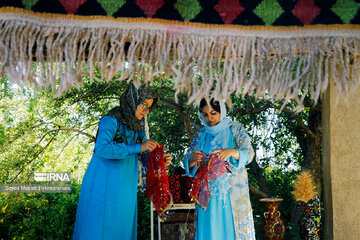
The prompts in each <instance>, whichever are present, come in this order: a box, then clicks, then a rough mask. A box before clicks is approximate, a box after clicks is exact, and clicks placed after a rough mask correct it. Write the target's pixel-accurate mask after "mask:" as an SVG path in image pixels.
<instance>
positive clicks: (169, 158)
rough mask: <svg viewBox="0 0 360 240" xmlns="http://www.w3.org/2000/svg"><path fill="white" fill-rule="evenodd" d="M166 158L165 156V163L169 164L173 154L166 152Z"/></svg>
mask: <svg viewBox="0 0 360 240" xmlns="http://www.w3.org/2000/svg"><path fill="white" fill-rule="evenodd" d="M164 158H165V165H166V166H169V165H170V163H171V154H170V153H165V154H164Z"/></svg>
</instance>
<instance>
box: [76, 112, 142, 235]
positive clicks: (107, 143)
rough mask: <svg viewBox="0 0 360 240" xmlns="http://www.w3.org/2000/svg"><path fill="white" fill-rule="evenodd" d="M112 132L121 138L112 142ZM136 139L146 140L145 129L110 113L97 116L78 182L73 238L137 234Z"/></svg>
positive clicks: (139, 148) (137, 150) (139, 150)
mask: <svg viewBox="0 0 360 240" xmlns="http://www.w3.org/2000/svg"><path fill="white" fill-rule="evenodd" d="M115 135H117V137H120V139H123V141H124V142H121V141H117V142H115V141H114V137H115ZM125 139H126V140H125ZM137 139H142V140H143V141H145V140H146V135H145V131H144V130H140V131H133V130H129V129H128V128H127V127H126V126H125V125H124V124H122V123H121V122H119V121H118V120H117V119H116V118H114V117H110V116H105V117H103V118H102V119H101V120H100V124H99V131H98V135H97V139H96V143H95V149H94V153H93V156H92V159H91V161H90V163H89V166H88V168H87V170H86V172H85V175H84V178H83V182H82V186H81V192H80V197H79V203H78V208H77V214H76V221H75V228H74V234H73V239H75V240H77V239H84V240H85V239H86V240H91V239H97V240H98V239H106V240H110V239H121V240H128V239H136V238H137V184H138V154H140V153H141V147H140V144H139V143H136V141H137Z"/></svg>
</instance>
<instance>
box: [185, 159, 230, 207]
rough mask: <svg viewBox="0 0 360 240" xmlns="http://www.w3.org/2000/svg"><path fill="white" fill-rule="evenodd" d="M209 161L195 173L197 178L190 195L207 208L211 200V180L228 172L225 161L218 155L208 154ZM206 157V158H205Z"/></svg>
mask: <svg viewBox="0 0 360 240" xmlns="http://www.w3.org/2000/svg"><path fill="white" fill-rule="evenodd" d="M203 154H204V155H205V156H207V157H208V158H210V159H209V161H206V162H205V163H204V164H202V165H203V167H202V169H201V171H200V172H198V173H197V174H196V175H195V180H194V183H193V186H192V188H191V189H190V196H191V197H192V198H193V199H194V200H195V201H196V202H197V203H198V204H200V205H201V206H202V207H203V208H204V209H206V207H207V205H208V204H209V200H210V196H211V195H210V190H209V180H213V179H215V178H218V177H220V176H222V175H224V174H225V173H226V172H227V168H226V164H225V161H223V160H221V159H219V158H218V157H217V155H207V154H205V153H203ZM205 159H206V158H205Z"/></svg>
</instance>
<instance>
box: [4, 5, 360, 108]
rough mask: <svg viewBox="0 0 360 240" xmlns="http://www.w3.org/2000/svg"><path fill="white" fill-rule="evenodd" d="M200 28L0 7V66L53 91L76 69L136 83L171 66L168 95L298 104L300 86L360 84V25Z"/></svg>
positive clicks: (79, 77)
mask: <svg viewBox="0 0 360 240" xmlns="http://www.w3.org/2000/svg"><path fill="white" fill-rule="evenodd" d="M169 24H171V22H169ZM205 26H206V25H203V27H197V26H189V25H182V24H181V23H179V22H177V23H175V22H174V25H165V24H161V23H155V22H146V23H144V22H143V21H139V22H135V21H129V22H126V21H117V20H106V19H94V20H78V19H75V18H74V19H63V18H58V17H52V18H45V17H44V18H43V17H40V16H39V15H32V14H26V13H12V12H9V13H2V14H0V71H1V72H2V74H3V73H6V74H7V75H8V77H9V79H10V80H11V81H13V82H30V83H31V84H34V85H35V86H48V85H50V86H52V88H53V89H54V90H55V89H56V95H57V96H59V95H61V94H62V93H63V92H64V91H67V90H69V89H71V88H72V87H73V86H79V85H81V84H82V82H83V76H89V77H90V79H97V78H96V76H95V74H94V72H95V70H96V69H97V71H98V72H99V73H100V74H101V76H102V77H103V79H105V80H110V79H113V78H114V76H115V75H116V74H117V73H119V71H120V72H121V73H122V74H121V77H120V79H119V80H124V79H129V80H133V81H134V83H135V84H137V85H138V84H140V82H141V80H142V78H144V79H143V80H144V81H145V82H147V83H151V82H152V81H153V77H154V76H156V75H158V74H160V73H163V72H165V73H167V74H170V73H172V74H173V79H174V83H175V87H174V89H176V91H177V92H176V93H177V94H178V93H179V92H182V91H186V92H187V93H188V95H189V103H191V102H194V103H199V102H200V100H201V98H202V97H204V96H210V97H215V98H216V99H228V103H230V101H229V97H230V94H231V93H233V92H236V93H237V94H243V95H245V94H247V93H255V94H256V96H259V97H262V96H265V95H266V96H269V97H272V98H276V99H285V100H288V99H295V100H296V101H297V102H298V103H299V104H300V105H301V103H302V101H303V97H304V96H305V94H301V93H306V92H310V93H311V97H312V99H314V100H315V101H317V100H318V99H319V97H320V95H321V94H322V93H323V92H324V91H325V90H326V88H327V86H328V84H329V79H330V77H332V78H333V79H334V82H335V83H336V88H337V90H338V92H339V93H342V94H347V93H349V92H351V91H352V90H355V89H357V88H358V87H359V85H360V79H359V76H360V74H359V70H360V30H354V29H348V30H346V29H345V30H344V29H342V30H333V29H332V28H331V27H329V28H328V29H324V28H321V29H314V30H309V29H304V30H302V29H301V28H299V30H298V31H287V30H286V28H284V31H271V30H263V29H264V28H261V30H259V31H250V30H248V31H245V30H238V29H231V28H215V29H214V28H210V27H209V28H206V27H205ZM126 44H128V45H129V47H128V50H127V51H125V45H126ZM31 56H32V57H31ZM33 60H35V61H33ZM98 80H100V79H98ZM214 86H215V90H213V87H214ZM299 96H302V98H300V97H299Z"/></svg>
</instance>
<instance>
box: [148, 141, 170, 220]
mask: <svg viewBox="0 0 360 240" xmlns="http://www.w3.org/2000/svg"><path fill="white" fill-rule="evenodd" d="M164 149H165V145H160V147H157V148H155V150H153V151H152V152H150V153H149V154H148V158H147V165H148V170H147V172H146V196H147V197H148V198H149V199H150V200H151V201H152V202H153V204H154V206H155V209H156V212H157V214H158V215H159V217H160V218H165V217H166V211H167V210H168V209H169V208H170V207H171V205H172V197H171V193H170V188H169V180H168V176H167V172H166V166H165V158H164Z"/></svg>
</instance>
